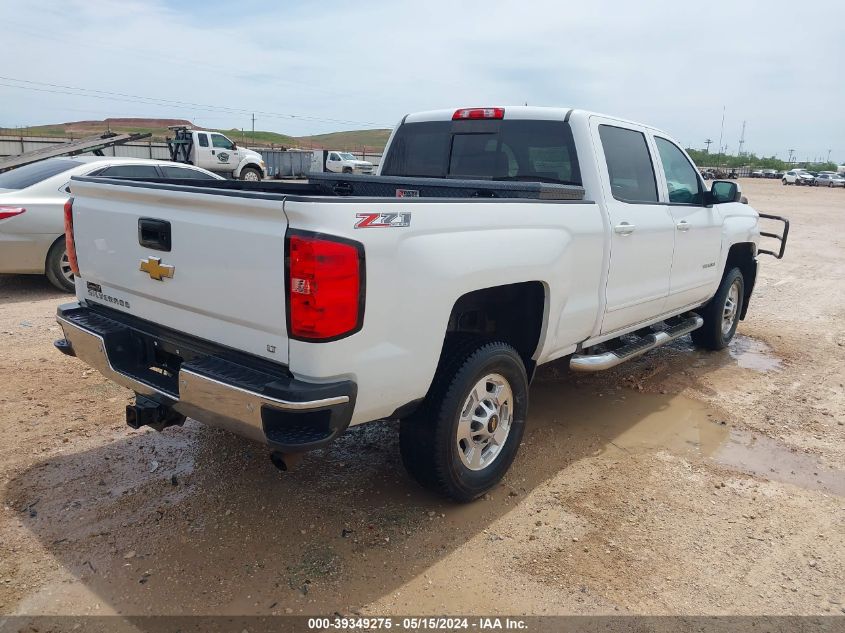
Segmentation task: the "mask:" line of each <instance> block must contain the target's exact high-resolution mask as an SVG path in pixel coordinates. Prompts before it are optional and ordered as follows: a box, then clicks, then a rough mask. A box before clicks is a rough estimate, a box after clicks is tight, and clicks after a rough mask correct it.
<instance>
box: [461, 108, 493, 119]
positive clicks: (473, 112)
mask: <svg viewBox="0 0 845 633" xmlns="http://www.w3.org/2000/svg"><path fill="white" fill-rule="evenodd" d="M504 118H505V109H504V108H461V109H460V110H455V114H453V115H452V120H453V121H460V120H462V119H504Z"/></svg>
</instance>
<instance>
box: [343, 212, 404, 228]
mask: <svg viewBox="0 0 845 633" xmlns="http://www.w3.org/2000/svg"><path fill="white" fill-rule="evenodd" d="M355 217H356V218H357V220H356V222H355V228H356V229H391V228H399V227H403V226H411V214H410V213H357V214H356V215H355Z"/></svg>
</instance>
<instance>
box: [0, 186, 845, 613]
mask: <svg viewBox="0 0 845 633" xmlns="http://www.w3.org/2000/svg"><path fill="white" fill-rule="evenodd" d="M742 185H743V187H744V191H745V193H746V194H747V195H748V197H749V199H750V201H751V204H752V205H754V206H755V207H756V208H758V209H759V210H761V211H766V212H770V213H779V214H783V215H787V216H788V217H790V218H791V219H792V221H793V229H792V235H791V238H790V243H789V249H788V252H787V257H786V259H784V260H783V261H779V262H778V261H775V260H773V259H771V258H762V267H761V275H760V279H759V281H758V285H757V290H756V292H755V296H754V298H753V300H752V304H751V309H750V312H749V316H748V319H747V320H746V321H744V322H743V323H742V324H741V325H740V328H739V336H738V338H737V339H736V341H735V343H734V344H733V345H732V347H731V349H730V350H727V351H725V352H721V353H712V354H706V353H701V352H697V351H694V350H692V349H691V347H690V344H689V343H688V342H680V343H678V344H677V345H675V346H673V347H669V348H664V349H662V350H658V351H656V352H653V353H651V354H650V355H647V356H646V357H644V358H642V359H639V360H638V361H636V362H633V363H629V364H627V365H622V366H621V367H619V368H617V369H615V370H612V371H610V372H608V373H605V374H600V375H595V376H573V375H571V374H568V373H567V372H566V371H565V369H564V367H563V366H558V367H546V368H544V369H543V370H542V372H541V373H540V376H539V377H538V379H537V381H536V382H535V383H534V385H533V387H532V405H531V411H530V414H529V420H528V428H527V430H526V437H525V440H524V445H523V446H522V448H521V451H520V455H519V457H518V459H517V461H516V463H515V464H514V466H513V468H512V469H511V472H510V473H509V476H508V477H507V478H506V480H505V482H504V483H503V485H501V486H499V487H498V488H497V489H495V490H494V491H493V492H492V493H491V494H490V495H488V497H486V498H485V499H483V500H480V501H478V502H476V503H474V504H471V505H468V506H456V505H452V504H449V503H447V502H444V501H443V500H441V499H439V498H437V497H434V496H431V495H429V494H427V493H425V492H423V491H421V490H420V489H419V488H418V487H417V486H416V485H415V484H414V483H413V482H412V481H410V480H409V479H408V477H407V476H406V475H405V473H404V471H403V469H402V467H401V464H400V462H399V459H398V446H397V443H398V442H397V426H396V425H395V424H393V423H377V424H371V425H366V426H365V427H360V428H357V429H354V430H353V431H352V432H350V433H348V434H347V435H346V436H344V437H343V438H342V439H341V440H339V441H338V442H337V443H336V444H335V445H333V446H332V447H330V448H328V449H326V450H323V451H320V452H318V453H314V454H311V455H309V456H308V457H306V459H305V460H304V462H303V463H302V465H301V466H300V467H299V468H298V469H297V470H296V471H295V472H292V473H280V472H278V471H277V470H276V469H275V468H274V467H273V466H272V465H271V464H270V461H269V459H268V458H267V455H266V453H265V451H264V449H263V448H262V447H261V446H258V445H255V444H252V443H250V442H249V441H246V440H243V439H241V438H238V437H235V436H232V435H229V434H227V433H225V432H222V431H217V430H214V429H211V428H207V427H204V426H203V425H201V424H199V423H197V422H194V421H188V423H186V424H185V426H184V427H183V428H171V429H168V430H166V431H165V432H164V433H156V432H154V431H150V430H142V431H133V430H131V429H129V428H128V427H126V426H125V423H124V413H123V409H124V405H125V404H126V403H127V401H128V400H129V396H130V394H129V392H127V391H126V390H124V389H122V388H120V387H117V386H115V385H113V384H111V383H108V382H106V381H105V380H104V379H103V378H102V377H101V376H100V375H99V374H98V373H96V372H94V371H92V370H89V369H87V367H86V366H84V365H83V364H82V363H81V362H79V361H77V360H75V359H72V358H66V357H64V356H62V355H60V354H58V353H57V352H55V351H54V350H53V347H52V341H53V340H54V339H56V338H58V337H59V336H60V330H59V328H58V327H57V326H56V324H55V321H54V317H53V315H54V312H55V307H56V305H57V304H59V303H61V302H64V301H67V300H69V299H70V297H67V296H65V295H62V294H60V293H57V292H55V291H54V290H52V289H51V287H50V286H49V285H48V284H47V282H46V280H43V279H41V278H37V277H16V276H0V375H1V376H2V390H0V432H2V437H3V441H2V443H0V497H2V504H0V613H2V614H13V613H17V614H36V613H47V614H87V613H97V614H108V613H123V614H149V613H160V614H175V613H198V614H261V615H269V614H284V613H297V614H300V613H305V614H331V613H334V612H340V613H343V614H350V613H363V614H387V613H392V614H407V613H464V614H470V613H510V614H548V613H580V614H595V613H614V614H618V613H641V614H678V613H680V614H723V613H739V614H781V613H790V614H834V613H839V614H841V613H843V612H845V554H843V552H845V471H843V464H845V442H843V439H845V426H843V423H844V422H845V396H843V392H844V391H845V390H844V389H843V383H845V247H844V246H843V237H842V236H843V234H845V191H843V190H841V189H835V190H827V189H808V188H803V187H802V188H799V187H783V186H782V185H781V184H780V182H778V181H760V180H744V181H743V182H742ZM456 588H459V589H456Z"/></svg>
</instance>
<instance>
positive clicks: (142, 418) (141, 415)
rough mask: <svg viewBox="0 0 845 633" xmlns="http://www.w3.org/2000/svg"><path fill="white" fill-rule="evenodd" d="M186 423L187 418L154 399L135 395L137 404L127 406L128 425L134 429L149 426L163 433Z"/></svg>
mask: <svg viewBox="0 0 845 633" xmlns="http://www.w3.org/2000/svg"><path fill="white" fill-rule="evenodd" d="M184 423H185V416H184V415H182V414H181V413H177V412H176V411H174V410H173V409H171V408H170V407H169V406H167V405H166V404H162V403H160V402H158V401H156V400H153V399H152V398H147V397H146V396H142V395H140V394H137V393H136V394H135V404H127V405H126V424H128V425H129V426H131V427H132V428H133V429H140V428H141V427H142V426H149V427H152V428H154V429H155V430H156V431H162V430H164V429H166V428H167V427H168V426H174V425H179V426H182V425H183V424H184Z"/></svg>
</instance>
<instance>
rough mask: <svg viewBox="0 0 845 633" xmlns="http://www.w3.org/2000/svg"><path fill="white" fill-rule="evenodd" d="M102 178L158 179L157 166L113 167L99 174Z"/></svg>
mask: <svg viewBox="0 0 845 633" xmlns="http://www.w3.org/2000/svg"><path fill="white" fill-rule="evenodd" d="M97 176H100V177H102V178H158V177H159V175H158V171H156V168H155V165H112V166H111V167H106V168H105V169H104V170H103V171H101V172H99V173H98V174H97Z"/></svg>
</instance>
